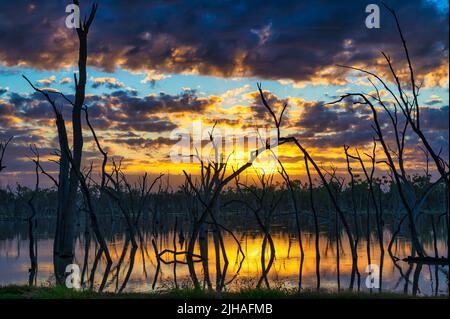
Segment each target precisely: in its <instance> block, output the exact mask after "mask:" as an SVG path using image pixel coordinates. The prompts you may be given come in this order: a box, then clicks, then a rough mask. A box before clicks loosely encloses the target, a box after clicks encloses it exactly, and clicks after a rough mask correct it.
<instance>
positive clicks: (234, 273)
mask: <svg viewBox="0 0 450 319" xmlns="http://www.w3.org/2000/svg"><path fill="white" fill-rule="evenodd" d="M8 227H9V234H10V236H4V234H5V233H3V234H2V237H1V238H0V285H7V284H27V283H28V270H29V267H30V258H29V255H28V249H29V240H28V237H27V236H26V231H23V229H25V225H17V224H16V225H15V226H8V225H7V224H5V222H0V229H3V230H5V231H6V229H8ZM16 228H17V229H20V230H22V231H19V230H17V231H16V230H14V229H16ZM40 228H41V230H40V231H37V234H36V236H37V238H38V240H37V255H38V272H37V279H36V282H37V284H38V285H47V284H50V283H52V282H54V277H53V263H52V249H53V247H52V246H53V241H52V237H53V230H51V229H46V230H45V231H42V227H40ZM6 232H8V231H6ZM223 236H224V244H225V248H226V252H227V256H228V260H229V266H228V269H227V273H226V280H225V282H226V283H228V284H227V285H226V287H225V290H236V289H240V288H248V287H255V285H256V283H257V281H258V279H259V278H260V276H261V245H262V242H263V236H262V234H260V233H258V232H256V231H246V232H243V231H236V232H235V236H236V237H237V238H238V239H239V241H240V244H241V246H242V250H243V252H244V254H245V259H244V260H243V261H242V257H241V255H240V254H239V251H238V246H237V244H236V242H235V240H234V239H233V237H232V236H230V235H229V234H227V233H224V235H223ZM272 236H273V240H274V244H275V249H276V257H275V260H274V263H273V266H272V268H271V269H270V272H269V274H268V279H269V283H270V285H271V287H273V288H287V289H291V288H292V289H294V288H296V287H298V275H299V268H300V250H299V245H298V241H297V239H296V238H295V235H294V233H290V232H289V231H287V230H285V229H284V230H283V229H280V230H276V228H275V229H274V230H273V231H272ZM330 237H333V240H331V239H330ZM384 237H385V243H386V244H385V247H387V244H388V242H389V238H390V234H389V232H385V236H384ZM152 239H154V240H155V243H156V246H157V248H158V251H159V252H161V251H163V250H164V249H170V250H172V249H174V240H173V239H174V233H173V232H166V233H164V234H159V235H157V236H156V237H155V236H154V235H152V234H151V233H143V241H142V242H143V245H139V247H138V249H137V250H136V253H135V258H134V263H132V262H130V261H131V260H130V254H131V245H128V247H127V250H126V252H125V254H123V250H124V244H125V243H126V236H125V233H124V232H123V231H117V232H116V233H113V234H111V236H109V237H108V245H109V249H110V254H111V257H112V259H113V266H112V271H111V273H110V276H109V278H108V284H107V287H106V289H105V290H106V291H117V290H118V289H119V288H120V287H121V286H122V283H123V281H124V280H126V279H125V278H126V276H127V273H128V272H129V270H130V266H132V269H131V273H130V276H129V280H128V282H127V284H126V286H125V287H124V290H123V291H128V292H131V291H134V292H141V291H151V290H152V285H153V282H154V280H155V274H156V269H157V264H158V263H157V258H156V256H155V251H154V248H153V245H152ZM302 240H303V247H304V252H305V258H304V263H303V270H302V287H303V288H311V289H314V288H315V287H316V253H315V236H314V234H313V233H308V232H303V235H302ZM175 244H176V246H177V250H178V251H181V250H185V245H186V241H185V242H184V243H183V245H182V246H180V243H179V238H178V236H177V237H176V238H175ZM208 245H209V250H210V253H209V259H208V262H209V272H210V277H211V281H212V282H213V283H215V272H216V259H215V256H214V241H213V238H212V235H211V234H210V236H209V240H208ZM336 246H337V245H336V241H335V240H334V236H330V235H329V234H327V233H326V232H325V233H322V234H321V236H320V255H321V260H320V276H321V288H326V289H331V290H337V289H338V287H339V286H340V287H341V289H346V288H348V286H349V283H350V274H351V266H352V265H351V254H350V251H349V249H348V244H347V239H346V237H345V236H342V237H341V242H340V245H339V260H340V261H339V276H338V269H337V256H338V254H337V251H338V250H337V247H336ZM85 247H86V241H85V236H84V235H80V237H79V238H78V240H77V244H76V260H75V263H77V264H78V265H79V267H80V269H83V265H84V264H85V258H86V255H85V252H86V249H85ZM88 247H89V251H88V256H87V257H88V258H87V259H88V260H89V263H88V265H87V268H86V272H85V273H86V275H85V278H87V277H88V275H89V272H90V271H91V268H92V265H93V261H94V257H95V253H96V251H97V247H96V245H95V243H94V240H93V239H92V240H91V243H90V244H89V245H88ZM425 248H426V250H427V251H428V252H429V253H430V254H431V255H432V251H433V246H432V244H431V243H426V244H425ZM410 249H411V248H410V244H409V241H408V240H407V239H405V238H404V237H399V238H398V239H397V241H396V243H395V244H394V247H393V253H394V254H395V255H396V256H398V257H399V258H403V257H406V256H408V255H409V254H410ZM438 249H439V255H443V256H446V255H447V252H446V245H445V242H444V240H439V241H438ZM197 253H198V251H197ZM370 253H371V256H370V258H371V264H377V265H380V264H381V263H380V250H379V246H378V242H377V241H376V238H375V237H373V238H372V240H371V244H370ZM268 255H269V251H268V250H267V253H266V256H268ZM121 256H122V259H123V263H122V265H121V267H116V264H117V262H118V261H119V260H120V259H121ZM358 256H359V259H358V269H359V272H360V289H361V290H362V291H368V290H369V289H368V288H366V278H367V276H368V274H367V273H366V272H365V270H366V266H367V265H368V258H367V241H366V240H365V239H363V238H360V241H359V244H358ZM177 258H178V259H179V260H181V261H183V260H184V258H183V256H179V257H177ZM266 258H268V257H266ZM162 259H163V260H165V261H167V262H169V261H171V260H173V255H172V254H170V253H168V254H165V255H163V256H162ZM266 263H267V260H266ZM195 265H196V266H195V267H196V269H197V276H198V277H199V279H200V280H202V279H203V270H202V269H203V268H202V266H201V263H196V264H195ZM104 267H105V265H104V263H102V262H101V263H100V265H99V267H98V269H97V271H96V279H95V282H96V284H97V285H98V284H99V282H100V281H101V277H102V273H103V269H104ZM238 270H239V271H238ZM416 270H418V269H416V266H415V265H409V264H408V263H405V262H403V261H398V262H397V265H396V264H394V262H393V260H392V258H391V257H390V256H389V254H388V252H387V249H386V252H385V256H384V259H383V266H382V290H383V291H390V292H398V293H405V291H406V292H407V293H409V294H411V293H412V291H413V286H414V282H415V284H416V287H417V294H418V295H447V296H448V291H449V286H448V265H444V266H435V265H431V266H428V265H423V266H422V267H421V269H420V272H419V271H416ZM175 278H176V280H175ZM406 278H408V280H406ZM175 284H176V285H178V287H184V286H186V285H189V284H190V279H189V271H188V267H187V265H186V264H181V263H177V264H176V268H175V269H174V264H173V263H172V264H165V263H160V271H159V273H158V277H157V280H156V282H155V287H154V289H156V290H163V289H167V288H172V287H175ZM355 287H357V284H355ZM355 289H357V288H355ZM372 290H373V293H377V291H378V289H372Z"/></svg>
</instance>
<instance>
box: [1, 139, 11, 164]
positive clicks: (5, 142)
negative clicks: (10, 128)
mask: <svg viewBox="0 0 450 319" xmlns="http://www.w3.org/2000/svg"><path fill="white" fill-rule="evenodd" d="M11 140H12V137H10V138H9V139H8V140H6V141H0V172H1V171H3V170H4V169H5V168H6V165H3V158H4V157H5V152H6V148H7V147H8V144H9V142H11Z"/></svg>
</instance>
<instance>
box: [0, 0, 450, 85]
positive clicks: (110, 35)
mask: <svg viewBox="0 0 450 319" xmlns="http://www.w3.org/2000/svg"><path fill="white" fill-rule="evenodd" d="M67 3H68V1H48V2H47V1H46V2H44V1H36V2H30V1H25V0H18V1H12V2H7V1H2V2H1V4H0V21H1V22H0V48H1V50H0V60H1V61H3V63H5V64H6V65H9V66H15V65H17V64H18V63H19V62H20V63H26V64H28V65H30V66H33V67H36V68H42V69H55V68H61V67H63V66H67V65H68V64H71V63H73V62H74V61H75V60H76V54H77V50H76V46H77V39H76V34H75V31H73V30H68V29H67V28H66V27H65V25H64V20H65V16H66V13H65V6H66V5H67ZM376 3H377V2H376ZM430 3H431V2H429V1H423V0H414V1H408V2H406V1H389V4H390V5H391V6H392V7H394V8H395V9H396V10H397V12H398V15H399V16H400V19H401V23H402V25H403V29H404V31H405V35H406V38H407V40H408V44H409V46H410V49H411V55H412V57H413V60H414V65H415V66H416V67H417V68H418V69H419V70H420V71H422V72H425V71H429V70H431V69H433V68H435V67H436V66H438V65H439V64H440V63H441V62H442V60H443V59H444V58H445V57H446V56H447V54H448V12H439V10H437V9H436V7H435V6H434V5H432V4H430ZM367 4H368V3H367V1H362V0H357V1H314V2H312V1H299V0H292V1H283V2H279V1H264V2H261V1H256V0H251V1H245V2H237V1H236V2H234V1H181V0H180V1H133V2H129V1H124V0H123V1H114V2H112V1H100V6H99V11H98V16H97V18H96V20H95V22H94V25H93V27H92V29H91V34H90V42H89V51H90V56H89V64H90V65H94V66H97V67H100V68H102V69H104V70H108V71H112V70H114V69H115V68H116V67H117V66H118V65H120V66H122V67H124V68H127V69H131V70H149V69H158V70H160V71H164V72H174V73H177V72H183V71H195V72H199V73H201V74H212V75H221V76H234V75H236V74H237V75H248V76H258V77H261V78H272V79H273V78H291V79H294V80H307V79H309V78H310V77H311V76H312V75H314V74H316V72H317V71H319V70H320V69H321V68H323V67H324V66H327V65H334V64H335V63H338V62H339V63H345V64H356V63H360V62H362V63H365V64H368V63H369V61H370V60H373V59H374V58H376V57H379V51H380V50H384V51H387V52H388V53H390V54H391V56H392V58H393V60H394V61H396V62H397V61H399V60H400V59H401V57H402V51H401V46H400V43H399V37H398V34H397V32H396V31H395V26H394V21H393V19H392V18H391V17H390V16H389V14H388V13H387V11H386V10H385V9H384V8H383V7H382V6H381V3H380V7H381V28H380V29H370V30H369V29H367V28H366V27H365V25H364V20H365V17H366V13H365V7H366V5H367ZM82 5H83V7H82V12H84V13H86V12H87V10H88V8H89V5H90V1H84V2H83V3H82ZM12 43H13V44H14V45H11V44H12ZM369 64H370V63H369ZM242 72H244V74H242Z"/></svg>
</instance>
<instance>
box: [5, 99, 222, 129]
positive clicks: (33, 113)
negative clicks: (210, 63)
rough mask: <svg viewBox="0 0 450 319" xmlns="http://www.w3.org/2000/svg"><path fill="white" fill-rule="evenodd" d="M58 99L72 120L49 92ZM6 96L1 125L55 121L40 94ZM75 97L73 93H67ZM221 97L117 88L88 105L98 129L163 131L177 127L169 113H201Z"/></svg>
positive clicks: (63, 104) (63, 102)
mask: <svg viewBox="0 0 450 319" xmlns="http://www.w3.org/2000/svg"><path fill="white" fill-rule="evenodd" d="M49 94H50V96H51V97H52V98H55V100H56V105H57V107H58V108H59V109H60V110H61V111H62V114H63V116H64V118H65V119H66V121H69V120H70V114H71V108H70V107H69V105H68V103H67V102H66V101H65V100H64V99H62V98H61V97H60V96H59V95H57V94H53V93H49ZM5 97H6V99H4V100H0V124H1V125H2V127H5V128H6V127H8V126H9V129H10V130H12V129H13V127H11V125H12V124H13V123H14V121H15V120H16V119H19V120H21V121H23V122H24V123H26V124H28V125H36V126H37V127H42V125H45V126H48V125H52V124H49V123H50V122H52V121H53V120H54V113H53V110H52V108H51V106H50V105H49V103H48V102H47V101H46V100H44V99H43V98H42V96H41V95H40V94H36V93H32V94H18V93H15V92H11V93H9V94H7V95H6V96H5ZM67 98H68V99H69V100H73V99H74V96H73V95H67ZM217 102H218V98H216V97H210V98H200V97H198V96H197V94H196V91H194V90H188V91H183V92H181V93H180V94H178V95H169V94H165V93H160V94H158V95H151V96H145V97H138V96H137V95H136V92H135V91H133V90H131V91H130V90H117V91H113V92H111V93H110V94H105V95H89V96H87V97H86V104H87V105H88V107H89V108H88V109H89V116H90V120H91V122H92V124H93V125H94V127H95V128H96V129H97V130H117V131H122V132H124V131H128V132H133V131H142V132H152V133H160V132H167V131H171V130H173V129H175V128H176V127H177V126H176V124H174V123H173V122H172V121H171V120H170V119H169V118H168V117H167V115H168V114H169V113H181V112H190V113H192V112H193V113H201V112H204V111H205V110H206V108H207V107H208V106H210V105H214V103H217Z"/></svg>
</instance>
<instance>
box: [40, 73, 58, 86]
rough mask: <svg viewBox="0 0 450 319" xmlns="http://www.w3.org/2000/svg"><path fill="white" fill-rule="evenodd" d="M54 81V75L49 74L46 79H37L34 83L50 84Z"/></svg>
mask: <svg viewBox="0 0 450 319" xmlns="http://www.w3.org/2000/svg"><path fill="white" fill-rule="evenodd" d="M55 81H56V75H52V76H50V77H49V78H48V79H41V80H37V81H36V83H38V84H39V85H50V84H52V83H53V82H55Z"/></svg>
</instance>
